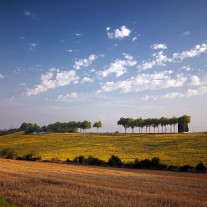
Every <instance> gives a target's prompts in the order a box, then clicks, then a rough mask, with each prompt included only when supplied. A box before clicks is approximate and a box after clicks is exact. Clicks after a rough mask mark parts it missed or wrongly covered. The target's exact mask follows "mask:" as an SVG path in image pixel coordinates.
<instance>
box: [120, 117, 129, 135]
mask: <svg viewBox="0 0 207 207" xmlns="http://www.w3.org/2000/svg"><path fill="white" fill-rule="evenodd" d="M117 124H118V125H121V126H123V127H124V130H125V133H126V130H127V128H129V118H123V117H121V118H120V119H119V120H118V121H117Z"/></svg>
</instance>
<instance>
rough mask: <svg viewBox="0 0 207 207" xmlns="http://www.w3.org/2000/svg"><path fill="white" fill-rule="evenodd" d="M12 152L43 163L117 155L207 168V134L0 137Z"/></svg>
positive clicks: (1, 142) (63, 134)
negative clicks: (33, 156)
mask: <svg viewBox="0 0 207 207" xmlns="http://www.w3.org/2000/svg"><path fill="white" fill-rule="evenodd" d="M8 147H9V148H13V149H15V150H16V151H17V153H18V155H25V154H27V153H31V152H35V153H37V154H38V155H40V156H42V159H49V160H50V159H52V158H59V159H61V160H66V159H67V158H69V159H74V157H76V156H79V155H84V156H89V155H92V156H94V157H98V158H100V159H103V160H105V161H107V160H108V159H109V157H110V156H111V155H112V154H114V155H117V156H119V157H120V158H121V159H122V161H124V162H129V161H133V160H134V159H135V158H138V159H140V160H141V159H145V158H150V159H151V158H153V157H159V158H160V159H161V162H163V163H166V164H168V165H177V166H181V165H184V164H189V165H193V166H195V165H196V164H197V163H198V162H200V161H202V162H204V163H205V164H207V163H206V162H207V134H204V133H203V134H202V133H198V134H117V135H116V134H85V133H59V134H56V133H51V134H41V135H24V134H23V132H18V133H15V134H9V135H6V136H0V149H3V148H8Z"/></svg>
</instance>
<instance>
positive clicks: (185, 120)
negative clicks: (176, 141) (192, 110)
mask: <svg viewBox="0 0 207 207" xmlns="http://www.w3.org/2000/svg"><path fill="white" fill-rule="evenodd" d="M190 121H191V117H190V116H188V115H183V116H181V117H179V118H178V132H181V133H182V132H188V131H189V128H188V124H189V123H190Z"/></svg>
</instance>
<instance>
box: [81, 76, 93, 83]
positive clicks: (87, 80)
mask: <svg viewBox="0 0 207 207" xmlns="http://www.w3.org/2000/svg"><path fill="white" fill-rule="evenodd" d="M87 82H88V83H92V82H93V79H91V78H89V77H84V78H83V80H82V81H81V83H87Z"/></svg>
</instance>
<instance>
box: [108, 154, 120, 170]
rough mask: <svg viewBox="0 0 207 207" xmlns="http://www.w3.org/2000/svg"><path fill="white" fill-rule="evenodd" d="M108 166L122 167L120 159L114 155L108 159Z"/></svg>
mask: <svg viewBox="0 0 207 207" xmlns="http://www.w3.org/2000/svg"><path fill="white" fill-rule="evenodd" d="M108 164H109V165H110V166H119V167H120V166H122V165H123V163H122V161H121V159H120V158H119V157H118V156H115V155H112V156H111V158H109V161H108Z"/></svg>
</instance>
